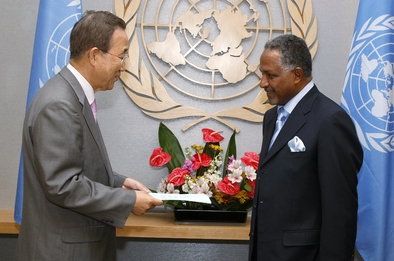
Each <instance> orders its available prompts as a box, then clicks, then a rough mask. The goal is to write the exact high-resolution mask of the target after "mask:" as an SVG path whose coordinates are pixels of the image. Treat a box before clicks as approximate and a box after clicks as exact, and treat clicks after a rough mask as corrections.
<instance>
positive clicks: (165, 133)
mask: <svg viewBox="0 0 394 261" xmlns="http://www.w3.org/2000/svg"><path fill="white" fill-rule="evenodd" d="M159 144H160V147H161V148H163V151H165V152H167V153H168V154H170V155H171V161H170V162H168V163H167V168H168V172H169V173H171V172H172V170H173V169H175V168H178V167H182V166H183V164H184V162H185V155H184V154H183V150H182V147H181V145H180V144H179V141H178V139H177V138H176V137H175V135H174V133H172V131H171V130H170V129H168V128H167V126H165V125H164V124H163V123H161V122H160V125H159Z"/></svg>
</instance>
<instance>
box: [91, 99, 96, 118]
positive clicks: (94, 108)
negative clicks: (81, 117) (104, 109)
mask: <svg viewBox="0 0 394 261" xmlns="http://www.w3.org/2000/svg"><path fill="white" fill-rule="evenodd" d="M90 108H92V112H93V116H94V121H95V122H97V116H96V115H97V106H96V100H93V102H92V104H90Z"/></svg>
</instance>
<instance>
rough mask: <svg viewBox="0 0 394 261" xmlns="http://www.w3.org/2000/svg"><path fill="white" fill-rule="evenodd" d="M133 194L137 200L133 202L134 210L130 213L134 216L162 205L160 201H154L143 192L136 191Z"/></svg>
mask: <svg viewBox="0 0 394 261" xmlns="http://www.w3.org/2000/svg"><path fill="white" fill-rule="evenodd" d="M135 194H136V196H137V199H136V201H135V205H134V208H133V210H132V211H131V212H133V214H134V215H137V216H140V215H142V214H144V213H145V212H146V211H148V210H149V209H152V208H154V207H156V206H160V205H162V204H163V201H162V200H160V199H156V198H154V197H152V196H151V195H149V194H148V193H146V192H144V191H136V192H135Z"/></svg>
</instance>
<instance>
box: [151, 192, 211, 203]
mask: <svg viewBox="0 0 394 261" xmlns="http://www.w3.org/2000/svg"><path fill="white" fill-rule="evenodd" d="M149 194H150V195H151V196H152V197H154V198H157V199H160V200H178V201H192V202H199V203H206V204H211V203H212V202H211V200H210V199H209V197H208V196H207V195H205V194H165V193H149Z"/></svg>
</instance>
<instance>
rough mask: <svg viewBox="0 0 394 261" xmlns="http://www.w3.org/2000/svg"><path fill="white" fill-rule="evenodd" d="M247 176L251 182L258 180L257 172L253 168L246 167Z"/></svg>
mask: <svg viewBox="0 0 394 261" xmlns="http://www.w3.org/2000/svg"><path fill="white" fill-rule="evenodd" d="M245 175H246V177H247V178H248V179H249V180H251V181H253V180H255V179H256V170H255V169H254V168H253V167H252V166H246V167H245Z"/></svg>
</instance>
